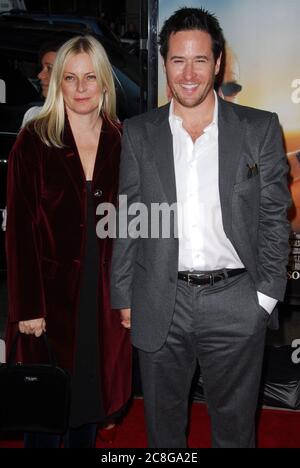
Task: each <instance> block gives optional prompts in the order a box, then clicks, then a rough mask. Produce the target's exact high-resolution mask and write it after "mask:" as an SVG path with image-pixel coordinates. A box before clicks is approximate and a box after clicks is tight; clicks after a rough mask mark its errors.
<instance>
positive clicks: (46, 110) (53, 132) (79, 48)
mask: <svg viewBox="0 0 300 468" xmlns="http://www.w3.org/2000/svg"><path fill="white" fill-rule="evenodd" d="M80 53H87V54H88V55H89V56H90V58H91V61H92V63H93V66H94V70H95V75H96V78H97V82H98V85H99V87H100V89H101V90H102V99H100V102H99V115H100V114H104V115H105V116H106V117H107V118H108V119H109V120H111V121H113V122H114V121H115V122H116V121H118V119H117V115H116V89H115V83H114V75H113V70H112V66H111V64H110V62H109V59H108V57H107V54H106V52H105V50H104V48H103V46H102V45H101V44H100V43H99V42H98V41H97V40H96V39H95V38H94V37H92V36H89V35H88V36H76V37H74V38H72V39H70V40H69V41H67V42H66V43H65V44H63V45H62V47H61V48H60V49H59V50H58V52H57V56H56V59H55V63H54V66H53V70H52V73H51V79H50V84H49V91H48V95H47V98H46V101H45V103H44V106H43V107H42V109H41V111H40V113H39V114H38V116H37V117H36V118H35V119H34V121H33V125H34V129H35V131H36V133H37V134H38V136H39V137H40V139H41V140H42V141H43V142H44V143H45V144H46V145H47V146H55V147H57V148H62V147H63V146H64V144H63V133H64V129H65V109H64V100H63V94H62V90H61V83H62V80H63V74H64V70H65V67H66V64H67V61H68V60H69V59H70V58H71V57H72V56H74V55H77V54H80ZM31 123H32V121H31ZM29 124H30V122H28V124H27V125H29Z"/></svg>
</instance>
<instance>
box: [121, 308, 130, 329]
mask: <svg viewBox="0 0 300 468" xmlns="http://www.w3.org/2000/svg"><path fill="white" fill-rule="evenodd" d="M120 315H121V324H122V325H123V327H124V328H128V329H129V328H131V309H120Z"/></svg>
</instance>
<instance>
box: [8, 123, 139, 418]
mask: <svg viewBox="0 0 300 468" xmlns="http://www.w3.org/2000/svg"><path fill="white" fill-rule="evenodd" d="M66 120H67V119H66ZM120 131H121V128H115V127H114V126H113V125H112V124H111V123H110V122H109V120H107V119H106V118H104V119H103V125H102V131H101V136H100V142H99V147H98V152H97V158H96V162H95V169H94V175H93V182H92V186H93V190H92V192H93V196H94V201H95V223H96V222H98V220H99V217H97V216H96V207H97V206H98V204H99V203H102V202H109V203H113V204H115V203H116V197H117V188H118V172H119V157H120V149H121V136H120ZM64 143H65V145H66V147H65V148H64V149H57V148H49V147H47V146H46V145H44V144H43V143H42V142H41V140H40V139H39V138H38V137H37V135H36V134H35V133H34V131H33V130H27V129H25V130H23V131H22V132H21V134H20V135H19V137H18V139H17V141H16V144H15V145H14V147H13V149H12V152H11V154H10V157H9V165H8V194H7V201H8V210H7V212H8V218H7V232H6V236H7V237H6V239H7V262H8V291H9V321H8V327H7V352H8V353H9V351H10V347H11V342H12V338H13V336H14V334H15V331H16V330H17V323H18V322H19V321H23V320H31V319H35V318H40V317H45V320H46V327H47V334H48V336H49V338H50V340H51V344H52V346H53V349H54V352H55V354H56V357H57V360H58V363H59V365H60V366H62V367H65V368H67V369H70V370H71V371H72V369H73V364H74V350H75V340H76V336H75V335H76V320H77V309H78V301H79V290H80V283H81V273H82V264H83V254H84V246H85V225H86V183H85V175H84V172H83V168H82V165H81V161H80V158H79V154H78V151H77V148H76V144H75V140H74V137H73V134H72V131H71V128H70V125H69V123H68V121H67V122H66V129H65V136H64ZM97 218H98V219H97ZM98 246H99V265H100V267H99V296H98V303H99V321H98V331H99V343H100V350H99V352H100V362H101V369H100V375H101V377H102V378H101V381H102V382H103V389H102V390H103V400H104V407H105V412H106V414H107V415H109V414H112V413H113V412H115V411H117V410H118V409H120V408H121V407H122V406H123V405H124V403H125V402H126V401H127V400H128V398H129V396H130V390H131V356H130V337H129V334H128V331H127V330H125V329H124V328H123V327H122V326H121V322H120V315H119V313H118V312H117V311H112V310H111V307H110V295H109V290H110V288H109V273H110V259H111V252H112V240H111V239H108V238H107V239H104V240H101V239H98ZM19 341H20V346H19V350H18V361H22V362H26V363H29V362H30V363H32V362H42V361H46V362H47V356H46V355H45V350H44V344H43V340H40V339H36V338H35V337H27V336H22V338H21V340H19Z"/></svg>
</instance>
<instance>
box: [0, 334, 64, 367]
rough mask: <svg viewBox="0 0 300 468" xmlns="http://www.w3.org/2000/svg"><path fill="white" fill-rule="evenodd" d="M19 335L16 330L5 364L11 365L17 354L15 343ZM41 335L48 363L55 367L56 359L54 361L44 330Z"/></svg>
mask: <svg viewBox="0 0 300 468" xmlns="http://www.w3.org/2000/svg"><path fill="white" fill-rule="evenodd" d="M21 335H22V333H21V332H20V331H19V330H18V331H17V333H16V335H15V337H14V340H13V343H12V347H11V351H10V353H9V356H8V361H7V364H8V365H9V366H12V365H14V364H15V361H16V355H17V344H18V340H19V338H20V336H21ZM41 336H42V337H43V339H44V343H45V346H46V348H47V352H48V356H49V361H50V364H51V365H52V366H53V367H57V361H56V358H55V355H54V353H53V350H52V348H51V346H50V343H49V339H48V336H47V334H46V333H45V332H43V334H42V335H41Z"/></svg>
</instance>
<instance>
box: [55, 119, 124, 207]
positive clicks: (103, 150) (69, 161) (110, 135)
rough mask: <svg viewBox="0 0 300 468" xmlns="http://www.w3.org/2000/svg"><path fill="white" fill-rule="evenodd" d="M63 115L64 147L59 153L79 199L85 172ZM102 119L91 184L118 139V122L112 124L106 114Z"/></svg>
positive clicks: (67, 122) (84, 181) (99, 172)
mask: <svg viewBox="0 0 300 468" xmlns="http://www.w3.org/2000/svg"><path fill="white" fill-rule="evenodd" d="M65 116H66V118H65V130H64V138H63V141H64V144H65V147H64V148H63V150H61V155H62V158H63V163H64V165H65V167H66V169H67V172H68V174H69V176H70V178H71V179H72V182H73V184H74V188H75V190H76V192H77V194H78V196H79V198H80V199H81V198H82V190H84V188H85V185H86V180H85V174H84V171H83V167H82V163H81V160H80V156H79V152H78V148H77V145H76V142H75V138H74V135H73V132H72V129H71V126H70V122H69V119H68V117H67V114H65ZM102 119H103V121H102V127H101V132H100V136H99V141H98V148H97V154H96V160H95V167H94V172H93V180H92V184H93V186H94V184H96V183H97V179H98V178H99V175H100V174H101V172H102V170H103V169H104V166H105V164H106V161H107V159H108V158H109V157H110V155H111V153H112V151H113V150H114V148H115V147H116V144H117V143H118V142H119V141H120V129H121V127H120V126H119V125H118V124H116V125H114V124H113V123H111V122H110V120H109V119H108V118H107V117H106V116H102Z"/></svg>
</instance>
